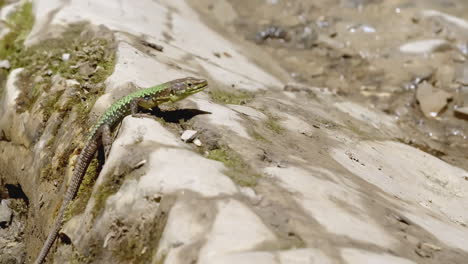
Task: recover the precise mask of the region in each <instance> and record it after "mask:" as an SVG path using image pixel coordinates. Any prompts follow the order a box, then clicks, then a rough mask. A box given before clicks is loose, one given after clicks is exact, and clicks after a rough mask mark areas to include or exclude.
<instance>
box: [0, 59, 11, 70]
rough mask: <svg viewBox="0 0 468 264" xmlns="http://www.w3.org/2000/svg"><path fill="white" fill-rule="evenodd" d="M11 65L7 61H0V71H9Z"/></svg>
mask: <svg viewBox="0 0 468 264" xmlns="http://www.w3.org/2000/svg"><path fill="white" fill-rule="evenodd" d="M10 67H11V65H10V62H9V61H8V60H1V61H0V69H10Z"/></svg>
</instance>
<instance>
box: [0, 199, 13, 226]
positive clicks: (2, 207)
mask: <svg viewBox="0 0 468 264" xmlns="http://www.w3.org/2000/svg"><path fill="white" fill-rule="evenodd" d="M8 203H9V201H8V200H2V202H1V203H0V227H7V226H8V225H9V224H10V221H11V216H12V215H13V211H12V210H11V209H10V207H8Z"/></svg>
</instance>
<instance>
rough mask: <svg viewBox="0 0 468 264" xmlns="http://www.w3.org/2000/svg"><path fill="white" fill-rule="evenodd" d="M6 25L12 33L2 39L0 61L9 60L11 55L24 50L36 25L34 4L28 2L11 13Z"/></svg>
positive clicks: (0, 42)
mask: <svg viewBox="0 0 468 264" xmlns="http://www.w3.org/2000/svg"><path fill="white" fill-rule="evenodd" d="M3 3H4V2H3ZM6 24H7V25H8V27H9V29H10V32H8V33H7V34H6V35H5V36H4V37H3V38H2V39H0V59H9V56H10V55H12V54H13V53H16V52H19V51H20V50H21V49H23V42H24V40H25V39H26V37H27V35H28V34H29V32H30V31H31V28H32V26H33V24H34V16H33V13H32V3H30V2H26V3H25V4H23V5H22V6H21V7H20V8H19V9H18V10H17V11H16V12H13V13H11V14H10V15H9V16H8V17H7V21H6ZM10 63H11V62H10Z"/></svg>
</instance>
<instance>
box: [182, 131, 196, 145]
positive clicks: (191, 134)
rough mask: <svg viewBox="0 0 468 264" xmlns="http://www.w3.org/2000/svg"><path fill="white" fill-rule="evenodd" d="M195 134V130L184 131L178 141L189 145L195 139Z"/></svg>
mask: <svg viewBox="0 0 468 264" xmlns="http://www.w3.org/2000/svg"><path fill="white" fill-rule="evenodd" d="M197 133H198V132H197V131H196V130H185V131H184V133H182V135H181V136H180V139H182V141H184V142H187V143H190V142H192V141H193V140H194V139H195V135H196V134H197Z"/></svg>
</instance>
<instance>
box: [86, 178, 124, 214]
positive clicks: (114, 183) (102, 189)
mask: <svg viewBox="0 0 468 264" xmlns="http://www.w3.org/2000/svg"><path fill="white" fill-rule="evenodd" d="M123 181H124V177H123V175H114V176H109V177H108V178H107V180H106V181H105V182H103V183H102V184H101V185H100V186H99V188H98V190H97V192H96V195H95V197H94V199H95V204H94V207H93V210H92V215H93V217H94V218H95V217H97V216H98V214H99V213H100V212H101V211H102V210H103V209H104V206H105V204H106V200H107V198H109V196H111V195H113V194H115V193H116V192H117V191H118V190H119V189H120V186H122V183H123Z"/></svg>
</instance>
